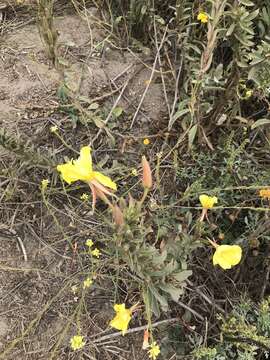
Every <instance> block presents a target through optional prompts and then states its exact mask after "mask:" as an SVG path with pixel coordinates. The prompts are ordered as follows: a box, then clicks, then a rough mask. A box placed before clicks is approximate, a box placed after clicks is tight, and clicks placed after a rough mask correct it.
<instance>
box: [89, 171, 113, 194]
mask: <svg viewBox="0 0 270 360" xmlns="http://www.w3.org/2000/svg"><path fill="white" fill-rule="evenodd" d="M93 176H94V178H95V179H96V180H97V181H98V182H99V183H100V184H101V185H103V186H106V187H108V188H110V189H113V190H116V189H117V186H116V183H115V182H113V181H112V180H111V179H110V178H109V177H108V176H105V175H103V174H101V173H100V172H98V171H93Z"/></svg>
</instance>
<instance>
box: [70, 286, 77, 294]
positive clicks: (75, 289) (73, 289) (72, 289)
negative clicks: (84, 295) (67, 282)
mask: <svg viewBox="0 0 270 360" xmlns="http://www.w3.org/2000/svg"><path fill="white" fill-rule="evenodd" d="M71 291H72V292H73V294H74V295H75V294H76V292H77V291H78V287H77V285H73V286H71Z"/></svg>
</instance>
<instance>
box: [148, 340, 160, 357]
mask: <svg viewBox="0 0 270 360" xmlns="http://www.w3.org/2000/svg"><path fill="white" fill-rule="evenodd" d="M148 353H149V358H150V359H153V360H155V359H156V358H157V357H158V355H159V353H160V347H159V346H158V345H157V343H156V342H153V343H152V344H151V345H150V350H149V351H148Z"/></svg>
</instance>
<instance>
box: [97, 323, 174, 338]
mask: <svg viewBox="0 0 270 360" xmlns="http://www.w3.org/2000/svg"><path fill="white" fill-rule="evenodd" d="M178 320H179V318H171V319H167V320H161V321H157V322H156V323H154V324H151V327H152V328H154V327H157V326H159V325H163V324H169V323H172V322H176V321H178ZM146 329H148V325H144V326H138V327H136V328H133V329H129V330H127V332H126V334H132V333H135V332H139V331H143V330H146ZM119 336H122V332H120V331H119V332H116V333H113V334H108V335H104V336H101V337H100V338H98V339H95V340H92V342H93V343H100V342H101V341H105V340H110V339H111V338H115V337H119Z"/></svg>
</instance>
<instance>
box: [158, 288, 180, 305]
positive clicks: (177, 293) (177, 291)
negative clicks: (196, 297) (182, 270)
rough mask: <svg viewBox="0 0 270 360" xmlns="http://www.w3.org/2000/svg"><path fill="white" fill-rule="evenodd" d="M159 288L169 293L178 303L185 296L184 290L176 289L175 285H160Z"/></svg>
mask: <svg viewBox="0 0 270 360" xmlns="http://www.w3.org/2000/svg"><path fill="white" fill-rule="evenodd" d="M159 288H160V289H161V290H163V291H165V292H167V293H169V294H170V295H171V297H172V299H173V301H178V300H179V297H180V296H181V295H183V292H184V291H183V289H182V288H180V289H178V288H176V287H175V286H173V285H170V284H164V285H163V284H162V285H159Z"/></svg>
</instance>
